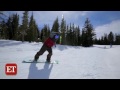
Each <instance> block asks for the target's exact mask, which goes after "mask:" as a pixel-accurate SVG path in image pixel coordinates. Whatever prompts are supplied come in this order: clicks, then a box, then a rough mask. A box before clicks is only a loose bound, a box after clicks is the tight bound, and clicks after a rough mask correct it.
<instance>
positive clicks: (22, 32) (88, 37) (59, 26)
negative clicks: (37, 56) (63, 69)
mask: <svg viewBox="0 0 120 90" xmlns="http://www.w3.org/2000/svg"><path fill="white" fill-rule="evenodd" d="M28 14H29V12H28V11H24V12H23V17H22V24H19V15H18V14H17V13H16V14H13V15H11V16H9V17H8V20H7V21H5V20H4V19H2V21H0V38H1V39H9V40H18V41H22V42H24V41H29V42H33V41H36V42H38V41H41V42H44V41H45V40H46V39H47V38H48V36H49V34H50V32H52V31H54V32H60V33H61V35H60V36H61V38H59V39H58V40H57V43H58V44H62V45H72V46H85V47H89V46H92V45H93V44H100V45H103V44H109V43H110V42H113V43H114V44H120V38H119V37H120V35H115V36H114V35H113V33H112V36H113V39H112V40H110V38H108V36H109V35H108V36H107V35H106V34H105V35H104V36H103V37H101V38H100V39H96V34H95V30H94V27H93V25H92V24H91V22H90V20H89V19H88V18H86V20H85V22H84V26H83V28H82V29H80V27H79V25H78V26H76V25H74V23H70V24H67V23H66V21H65V19H64V17H63V18H62V20H61V22H60V23H59V20H58V17H57V18H56V19H55V21H54V22H53V25H52V28H51V29H50V27H49V25H47V24H45V25H44V26H43V28H42V29H41V30H39V28H38V25H37V23H36V21H35V19H34V15H33V13H32V15H31V16H30V17H29V15H28ZM0 15H3V12H0ZM0 17H1V16H0ZM0 19H1V18H0ZM29 19H30V20H29ZM110 33H111V32H110Z"/></svg>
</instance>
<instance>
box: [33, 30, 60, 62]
mask: <svg viewBox="0 0 120 90" xmlns="http://www.w3.org/2000/svg"><path fill="white" fill-rule="evenodd" d="M59 37H60V33H59V32H51V34H50V36H49V37H48V38H47V39H46V40H45V42H44V43H43V46H42V47H41V49H40V50H39V51H38V52H37V53H36V54H35V56H34V61H37V60H38V59H39V56H40V55H42V54H43V53H44V52H45V51H46V50H47V51H48V55H47V59H46V61H47V62H50V60H51V56H52V47H53V46H54V45H55V47H56V41H57V40H58V39H59Z"/></svg>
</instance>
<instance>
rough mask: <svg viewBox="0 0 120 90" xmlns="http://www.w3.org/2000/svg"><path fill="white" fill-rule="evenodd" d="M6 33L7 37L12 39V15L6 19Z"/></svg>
mask: <svg viewBox="0 0 120 90" xmlns="http://www.w3.org/2000/svg"><path fill="white" fill-rule="evenodd" d="M6 24H7V33H8V39H10V40H11V39H12V38H13V35H12V29H13V28H12V17H11V16H9V18H8V21H7V23H6Z"/></svg>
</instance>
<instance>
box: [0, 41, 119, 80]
mask: <svg viewBox="0 0 120 90" xmlns="http://www.w3.org/2000/svg"><path fill="white" fill-rule="evenodd" d="M41 46H42V43H41V42H40V43H35V42H33V43H28V42H24V43H22V42H21V41H12V40H0V78H1V79H118V78H119V79H120V54H119V52H120V46H119V45H118V46H117V45H116V46H113V47H112V48H110V47H109V45H108V46H107V45H106V48H104V47H105V45H94V46H93V47H89V48H84V47H81V46H67V45H64V46H63V45H57V47H56V48H55V47H53V55H52V60H58V61H59V64H45V63H36V64H35V63H22V61H23V60H24V59H33V57H34V55H35V54H36V52H37V51H39V49H40V48H41ZM47 54H48V52H47V51H46V52H45V53H44V54H43V55H42V56H41V57H40V59H41V60H46V56H47ZM7 63H16V64H17V67H18V69H17V75H13V76H12V75H6V74H5V65H6V64H7Z"/></svg>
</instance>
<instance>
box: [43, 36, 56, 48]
mask: <svg viewBox="0 0 120 90" xmlns="http://www.w3.org/2000/svg"><path fill="white" fill-rule="evenodd" d="M44 44H45V45H46V46H48V47H52V46H53V45H54V44H55V42H54V41H53V40H52V39H51V38H50V37H49V38H47V40H46V41H45V42H44Z"/></svg>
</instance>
